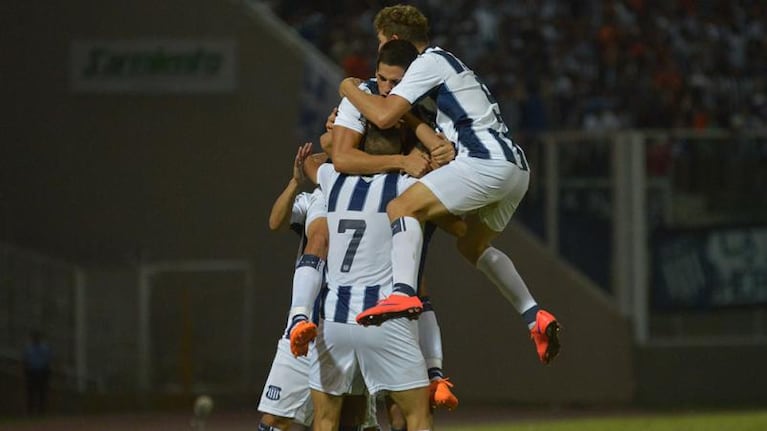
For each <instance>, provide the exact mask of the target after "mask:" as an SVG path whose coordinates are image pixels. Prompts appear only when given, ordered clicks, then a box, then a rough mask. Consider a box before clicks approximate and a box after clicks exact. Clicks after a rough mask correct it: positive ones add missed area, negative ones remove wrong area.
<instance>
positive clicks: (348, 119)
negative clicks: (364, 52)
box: [333, 78, 378, 135]
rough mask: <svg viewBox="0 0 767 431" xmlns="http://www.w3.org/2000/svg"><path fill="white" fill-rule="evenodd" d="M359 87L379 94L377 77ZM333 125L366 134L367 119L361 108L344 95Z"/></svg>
mask: <svg viewBox="0 0 767 431" xmlns="http://www.w3.org/2000/svg"><path fill="white" fill-rule="evenodd" d="M359 89H360V90H362V91H364V92H365V93H368V94H378V82H377V81H376V79H375V78H371V79H368V80H367V81H363V82H362V84H360V85H359ZM333 125H338V126H342V127H346V128H347V129H351V130H354V131H355V132H357V133H359V134H360V135H364V134H365V126H366V125H367V119H366V118H365V117H364V116H363V115H362V114H361V113H360V111H359V109H357V108H356V107H355V106H354V105H352V103H351V102H350V101H349V99H347V98H346V97H344V98H343V99H341V103H339V104H338V113H337V114H336V120H335V122H334V123H333Z"/></svg>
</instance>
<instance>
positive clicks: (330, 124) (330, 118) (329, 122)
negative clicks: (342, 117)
mask: <svg viewBox="0 0 767 431" xmlns="http://www.w3.org/2000/svg"><path fill="white" fill-rule="evenodd" d="M336 116H338V108H337V107H336V108H333V111H332V112H331V113H330V115H328V119H327V120H325V131H327V132H329V131H331V130H333V124H335V122H336Z"/></svg>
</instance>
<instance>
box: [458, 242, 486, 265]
mask: <svg viewBox="0 0 767 431" xmlns="http://www.w3.org/2000/svg"><path fill="white" fill-rule="evenodd" d="M456 247H457V248H458V251H459V252H460V253H461V256H463V257H464V259H466V260H467V261H469V263H470V264H472V265H476V264H477V260H479V257H480V256H481V255H482V253H483V252H484V251H485V250H486V249H487V247H488V244H487V243H486V242H485V241H480V240H479V239H477V238H474V237H472V236H471V235H464V236H462V237H458V239H457V240H456Z"/></svg>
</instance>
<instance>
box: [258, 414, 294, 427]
mask: <svg viewBox="0 0 767 431" xmlns="http://www.w3.org/2000/svg"><path fill="white" fill-rule="evenodd" d="M291 425H293V419H291V418H286V417H282V416H275V415H270V414H269V413H264V414H263V415H261V420H260V421H259V423H258V431H288V430H289V429H290V426H291Z"/></svg>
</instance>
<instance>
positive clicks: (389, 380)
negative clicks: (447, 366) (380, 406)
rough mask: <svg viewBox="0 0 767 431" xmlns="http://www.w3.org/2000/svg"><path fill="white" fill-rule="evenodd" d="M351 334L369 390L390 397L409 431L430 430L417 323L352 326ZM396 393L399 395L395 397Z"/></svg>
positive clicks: (397, 322) (392, 322)
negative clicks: (396, 405)
mask: <svg viewBox="0 0 767 431" xmlns="http://www.w3.org/2000/svg"><path fill="white" fill-rule="evenodd" d="M353 334H354V335H355V336H354V337H353V341H354V345H355V353H356V356H357V358H358V360H359V367H360V372H361V373H362V376H363V377H364V379H365V385H366V386H367V388H368V390H369V391H370V392H371V393H374V394H378V393H388V394H389V395H390V396H392V399H393V400H394V401H395V402H396V403H397V404H398V405H399V407H400V409H401V410H402V413H403V415H404V417H405V419H406V422H407V429H408V430H426V429H429V428H430V427H431V409H430V408H429V378H428V375H427V372H426V362H425V361H424V358H423V354H422V353H421V350H420V348H419V346H418V327H417V322H414V321H411V320H407V319H392V320H388V321H385V322H383V324H382V325H380V326H374V327H368V328H364V327H361V326H356V325H355V326H354V327H353ZM392 340H396V342H393V341H392ZM395 393H396V394H398V395H397V396H394V394H395ZM419 394H420V395H419Z"/></svg>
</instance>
